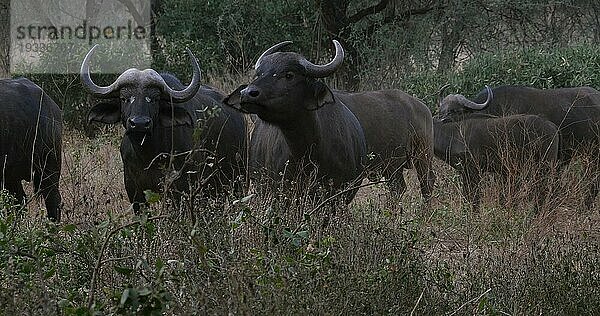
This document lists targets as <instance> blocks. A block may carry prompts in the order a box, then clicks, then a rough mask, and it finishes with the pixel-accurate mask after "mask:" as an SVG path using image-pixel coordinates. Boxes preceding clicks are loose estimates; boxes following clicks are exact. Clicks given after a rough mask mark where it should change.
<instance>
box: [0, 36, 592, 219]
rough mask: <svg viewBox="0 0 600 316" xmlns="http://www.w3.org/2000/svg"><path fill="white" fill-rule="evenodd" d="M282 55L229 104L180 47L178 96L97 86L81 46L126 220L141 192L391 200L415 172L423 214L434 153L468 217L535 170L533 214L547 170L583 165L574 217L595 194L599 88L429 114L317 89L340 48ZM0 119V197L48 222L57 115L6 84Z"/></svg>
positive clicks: (453, 104)
mask: <svg viewBox="0 0 600 316" xmlns="http://www.w3.org/2000/svg"><path fill="white" fill-rule="evenodd" d="M290 44H292V42H289V41H286V42H282V43H279V44H276V45H274V46H272V47H271V48H269V49H267V50H266V51H265V52H264V53H263V54H262V55H261V56H260V57H259V58H258V60H257V62H256V65H255V67H254V69H255V77H254V79H253V80H252V81H251V82H249V83H248V84H244V85H241V86H240V87H239V88H237V89H235V90H234V91H233V92H232V93H231V94H229V95H227V96H226V95H224V94H222V93H221V92H219V91H218V90H217V89H215V88H213V87H210V86H206V85H203V84H202V82H201V80H202V78H201V71H200V67H199V65H198V61H197V60H196V58H195V56H194V55H193V54H192V52H191V51H189V50H188V51H187V52H188V55H189V57H190V64H191V67H192V73H193V76H192V79H191V82H190V83H189V84H188V85H187V86H186V85H184V84H182V83H181V81H180V80H179V79H178V78H177V77H175V76H174V75H173V74H171V73H168V72H161V73H159V72H156V71H155V70H153V69H146V70H138V69H135V68H132V69H128V70H126V71H125V72H123V73H122V74H121V75H120V76H118V78H117V79H116V80H115V81H114V82H113V83H112V84H110V85H108V86H99V85H97V84H96V83H94V81H93V80H92V78H91V74H90V67H89V64H90V60H91V58H92V56H93V53H94V51H95V50H96V48H97V46H94V47H92V48H91V49H90V51H89V52H88V53H87V55H86V56H85V58H84V59H83V62H82V64H81V71H80V77H81V82H82V84H83V86H84V87H85V89H87V91H88V92H89V94H90V95H91V96H92V97H93V100H95V101H96V102H95V104H94V106H93V107H91V109H90V111H89V113H88V121H89V122H100V123H104V124H116V123H121V124H122V125H123V127H124V129H125V133H124V136H123V139H122V141H121V148H120V151H121V159H122V161H123V176H124V184H125V189H126V191H127V195H128V198H129V201H130V202H131V203H132V205H133V209H134V211H135V212H139V210H140V209H141V208H142V206H143V205H144V204H145V203H146V196H145V192H146V191H147V190H151V191H154V192H161V191H164V192H165V193H166V192H170V193H171V197H172V200H173V201H174V202H177V201H180V199H181V197H182V196H184V194H190V193H193V192H198V190H201V191H202V192H203V193H206V194H207V195H208V196H210V197H219V196H221V195H223V194H224V193H226V192H231V191H232V190H233V191H234V192H238V193H239V191H238V190H241V188H242V184H243V183H244V181H245V180H246V179H247V178H248V177H250V178H251V179H253V180H257V181H258V180H267V182H269V183H273V184H276V183H280V182H281V181H284V182H287V180H290V179H291V180H294V181H300V183H303V182H302V181H308V180H309V179H312V180H315V182H314V183H317V184H318V188H319V192H320V193H323V192H324V193H325V194H326V196H330V197H331V196H339V197H340V200H341V201H342V202H344V203H349V202H350V201H351V200H352V199H353V198H354V196H355V194H356V192H357V190H358V188H359V187H360V183H361V182H362V180H363V179H364V178H369V180H371V181H379V180H381V179H385V180H382V181H384V182H386V183H387V185H388V188H389V190H390V193H392V194H402V193H403V192H404V191H405V189H406V184H405V181H404V176H403V170H404V169H408V168H413V167H414V168H415V170H416V173H417V177H418V179H419V183H420V189H421V194H422V197H423V204H424V205H425V206H428V205H429V203H430V200H431V196H432V191H433V186H434V182H435V175H434V173H433V168H432V160H433V157H434V156H436V157H438V158H439V159H441V160H443V161H445V162H446V163H448V164H449V165H450V166H452V167H453V168H455V169H456V170H457V171H458V173H459V174H460V176H461V180H462V184H463V194H464V196H465V198H466V199H467V200H468V201H469V202H470V203H471V204H472V207H473V208H474V209H477V208H478V206H479V204H480V184H481V178H482V175H483V173H485V172H491V173H496V174H498V175H500V176H501V177H507V176H509V175H510V174H514V173H517V174H518V173H519V172H520V169H522V168H525V167H529V166H532V165H535V166H536V167H538V168H539V170H540V172H539V173H538V175H539V176H540V179H541V181H537V182H536V183H538V185H537V191H534V192H535V195H536V196H535V197H534V198H535V199H536V209H537V208H539V207H540V206H542V204H543V203H544V200H545V199H546V198H547V195H548V194H549V190H548V189H547V188H548V185H549V183H550V182H552V181H553V180H556V179H555V178H553V176H552V174H553V172H552V171H553V170H554V168H555V167H556V169H557V170H558V171H560V170H561V169H562V168H563V167H564V166H566V165H567V164H569V163H570V162H571V160H573V157H575V156H582V157H584V158H585V159H586V160H587V161H589V162H590V166H591V168H592V169H593V170H592V172H591V173H590V174H589V175H587V176H589V177H592V178H591V179H589V180H590V181H589V183H590V184H589V187H588V188H587V190H586V194H585V197H584V201H583V206H584V207H585V208H591V207H592V205H593V203H594V201H595V199H596V196H597V195H598V191H599V190H600V170H598V169H599V168H600V92H599V91H597V90H595V89H592V88H589V87H578V88H562V89H547V90H540V89H535V88H530V87H523V86H500V87H496V88H493V89H492V88H490V87H487V86H486V88H485V89H484V90H482V91H481V92H480V93H479V94H478V95H477V96H476V97H475V98H474V99H473V100H469V99H468V98H466V97H465V96H463V95H461V94H451V95H447V96H444V91H445V88H446V87H444V88H442V89H441V90H440V98H439V104H438V107H439V108H438V115H436V116H435V117H432V114H431V112H430V110H429V108H428V107H427V106H426V105H425V104H424V103H423V102H422V101H420V100H419V99H417V98H415V97H413V96H410V95H408V94H406V93H404V92H402V91H400V90H378V91H363V92H346V91H339V90H334V89H331V88H330V87H329V86H327V85H326V84H325V83H324V82H322V81H321V80H320V79H322V78H325V77H329V76H331V75H332V74H334V73H335V72H336V71H337V70H338V69H339V68H340V66H341V65H342V63H343V61H344V49H343V48H342V46H341V45H340V43H339V42H337V41H335V40H334V41H333V44H334V46H335V56H334V57H333V59H332V60H331V61H330V62H328V63H326V64H322V65H321V64H314V63H312V62H310V61H308V60H307V59H306V58H305V57H303V56H302V55H300V54H298V53H294V52H287V51H283V49H284V48H285V47H287V46H289V45H290ZM0 111H1V115H0V121H1V122H2V124H1V125H0V154H1V156H0V158H1V159H0V164H2V165H1V166H2V168H1V169H0V170H1V171H0V175H1V176H2V178H1V180H2V189H6V190H7V191H8V192H10V193H11V194H12V195H13V196H14V197H15V198H16V199H17V200H18V201H19V202H23V200H24V198H25V193H24V190H23V187H22V185H21V180H26V181H31V180H33V183H34V190H35V192H36V193H39V194H40V195H41V196H42V197H43V198H44V201H45V204H46V208H47V211H48V217H49V218H50V219H51V220H54V221H59V220H60V213H61V197H60V193H59V189H58V184H59V180H60V172H61V139H62V136H61V134H62V116H61V110H60V108H59V107H58V106H57V105H56V103H54V102H53V101H52V100H51V99H50V97H49V96H48V95H47V94H46V93H44V91H43V90H42V89H41V88H40V87H38V86H37V85H36V84H34V83H33V82H31V81H30V80H28V79H25V78H18V79H5V80H0ZM245 114H247V115H245ZM250 123H252V124H251V125H252V128H250V127H249V125H250ZM249 130H252V133H251V135H250V139H249V141H248V142H247V141H246V139H247V135H248V133H247V131H249ZM594 168H595V169H594ZM310 193H311V194H313V193H315V194H316V191H315V192H313V191H310Z"/></svg>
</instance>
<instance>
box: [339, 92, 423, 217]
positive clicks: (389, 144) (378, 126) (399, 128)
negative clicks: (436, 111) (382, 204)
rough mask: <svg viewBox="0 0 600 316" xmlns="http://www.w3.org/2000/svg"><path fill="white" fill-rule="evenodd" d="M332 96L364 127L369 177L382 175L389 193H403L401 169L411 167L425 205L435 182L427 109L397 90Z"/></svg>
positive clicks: (404, 185) (421, 103) (344, 93)
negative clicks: (413, 169) (415, 175)
mask: <svg viewBox="0 0 600 316" xmlns="http://www.w3.org/2000/svg"><path fill="white" fill-rule="evenodd" d="M334 96H335V97H337V98H338V99H339V100H341V101H342V102H343V103H344V104H346V106H347V107H348V108H349V109H350V111H352V113H354V115H356V117H357V118H358V121H359V122H360V125H361V126H362V128H363V131H364V133H365V137H366V140H367V152H368V153H370V154H372V155H371V157H370V159H369V164H368V166H367V167H368V169H369V171H371V176H370V178H371V180H378V178H379V177H381V176H383V177H385V178H386V180H388V182H387V185H388V187H389V189H390V190H391V191H392V192H394V193H397V194H402V193H403V192H404V191H405V190H406V183H405V182H404V175H403V169H407V168H412V167H414V168H415V169H416V171H417V177H418V178H419V182H420V185H421V194H422V196H423V200H424V202H425V204H426V205H428V204H429V202H430V199H431V192H432V191H433V185H434V181H435V175H434V173H433V169H432V167H431V162H432V160H433V156H434V155H433V126H432V125H433V123H432V118H431V111H430V110H429V108H428V107H427V106H426V105H425V104H424V103H423V102H421V101H420V100H419V99H417V98H415V97H412V96H410V95H408V94H406V93H404V92H402V91H400V90H379V91H366V92H356V93H349V92H343V91H334ZM373 176H374V177H373Z"/></svg>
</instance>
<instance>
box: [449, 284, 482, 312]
mask: <svg viewBox="0 0 600 316" xmlns="http://www.w3.org/2000/svg"><path fill="white" fill-rule="evenodd" d="M491 290H492V288H489V289H487V290H486V291H485V292H483V293H481V295H479V296H477V297H476V298H473V299H470V300H468V301H466V302H465V303H464V304H462V305H460V307H459V308H458V309H456V310H455V311H454V312H452V314H450V315H448V316H452V315H454V314H456V313H458V311H459V310H461V309H462V308H463V307H465V306H467V305H468V304H470V303H472V302H474V301H478V300H479V299H480V298H482V297H483V296H484V295H486V294H487V293H488V292H489V291H491Z"/></svg>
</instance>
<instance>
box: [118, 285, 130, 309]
mask: <svg viewBox="0 0 600 316" xmlns="http://www.w3.org/2000/svg"><path fill="white" fill-rule="evenodd" d="M128 298H129V289H125V290H124V291H123V294H121V301H120V302H121V305H125V302H127V299H128Z"/></svg>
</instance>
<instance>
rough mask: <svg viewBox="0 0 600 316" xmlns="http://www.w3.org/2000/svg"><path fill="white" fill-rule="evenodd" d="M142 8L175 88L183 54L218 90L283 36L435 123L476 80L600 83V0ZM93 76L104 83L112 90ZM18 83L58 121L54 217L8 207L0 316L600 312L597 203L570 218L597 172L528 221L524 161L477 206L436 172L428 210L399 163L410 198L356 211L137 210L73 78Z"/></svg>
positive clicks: (256, 186)
mask: <svg viewBox="0 0 600 316" xmlns="http://www.w3.org/2000/svg"><path fill="white" fill-rule="evenodd" d="M6 2H7V1H6V0H0V5H2V4H5V3H6ZM91 2H93V1H86V3H87V4H89V3H91ZM120 2H121V1H120ZM150 2H151V3H152V6H153V8H152V14H153V21H154V22H156V24H155V25H154V26H155V29H154V30H153V32H154V34H152V43H151V47H152V52H151V53H152V58H153V64H152V67H153V68H154V69H157V70H167V71H170V72H172V73H174V74H176V75H177V76H179V77H180V78H182V81H183V82H186V83H187V82H189V78H190V71H191V68H190V66H189V60H188V59H187V57H185V48H190V49H191V51H193V52H194V54H195V56H196V57H197V58H198V60H199V61H200V65H201V67H202V70H203V79H202V81H203V83H205V84H208V85H212V86H215V87H217V88H218V89H220V90H222V91H223V92H225V93H229V92H231V91H233V90H234V89H235V88H236V87H238V86H239V84H241V83H246V82H248V80H249V79H250V78H251V77H252V75H253V73H252V70H251V69H252V66H253V65H254V63H255V62H256V58H257V57H258V56H260V53H261V52H263V51H264V50H265V49H266V48H268V47H271V46H272V45H273V44H275V43H279V42H281V41H284V40H293V41H294V45H293V46H291V47H290V50H291V51H296V52H299V53H301V54H303V55H304V56H306V57H307V59H309V60H311V61H314V62H321V61H323V62H325V61H326V60H329V59H328V58H330V57H331V55H332V51H331V50H330V49H331V47H332V44H331V40H332V39H334V38H336V39H339V40H340V41H341V42H342V45H343V46H344V48H345V50H346V52H347V57H346V59H345V61H344V68H343V69H341V70H340V72H339V73H336V74H335V75H334V76H333V77H332V78H326V79H325V80H324V81H325V82H326V83H327V84H328V85H329V86H330V87H331V88H335V89H346V90H356V91H361V90H374V89H387V88H394V89H401V90H403V91H406V92H407V93H409V94H411V95H414V96H416V97H418V98H420V99H422V100H423V101H424V103H425V104H427V105H428V106H429V108H430V109H431V110H432V112H433V113H434V114H435V112H436V111H437V106H436V104H437V98H438V91H439V88H440V87H442V86H443V85H445V84H447V83H449V84H451V88H450V89H449V90H448V93H461V94H464V95H465V96H467V97H473V96H474V95H476V94H477V92H478V91H480V90H481V89H482V88H483V87H484V85H486V84H487V85H490V86H498V85H504V84H518V85H526V86H533V87H537V88H559V87H577V86H591V87H594V88H596V89H598V88H600V48H598V47H600V45H598V44H600V37H599V36H598V34H600V19H599V18H598V17H599V16H600V2H598V1H546V0H526V1H510V2H507V1H500V0H490V1H485V2H481V1H470V2H469V1H449V0H416V1H367V0H352V1H337V0H321V1H299V0H286V1H259V0H222V1H189V0H163V1H150ZM0 7H1V8H4V7H2V6H0ZM90 11H91V10H90ZM2 17H3V16H2ZM0 20H2V19H0ZM4 20H6V19H4ZM0 22H3V20H2V21H0ZM0 35H3V34H0ZM2 39H3V37H2V36H0V42H1V40H2ZM0 44H1V43H0ZM0 46H1V45H0ZM2 48H4V47H0V53H1V52H2ZM114 53H115V55H119V54H120V53H119V52H114ZM84 54H85V52H82V53H81V54H72V56H61V58H73V60H75V61H76V64H77V65H79V63H80V62H81V61H82V60H83V56H84ZM101 56H102V55H101V54H99V58H102V57H101ZM117 57H119V58H121V59H124V60H127V59H128V58H129V59H136V58H138V56H117ZM121 59H120V60H121ZM48 62H53V61H52V60H49V61H48ZM5 64H7V63H4V60H3V59H2V54H0V68H2V67H4V68H6V69H9V68H7V67H5V66H6V65H5ZM1 70H2V69H0V74H1V73H2V72H1ZM5 72H7V70H6V71H5ZM93 72H94V73H95V74H97V76H96V75H95V77H94V80H96V79H97V81H95V82H97V83H98V84H109V83H111V82H113V81H114V80H115V78H116V76H114V75H111V74H100V72H101V71H100V70H96V69H94V70H93ZM14 75H15V76H16V75H17V74H14ZM28 77H29V78H31V80H32V81H34V82H36V83H37V84H38V85H40V86H41V87H42V88H43V89H44V90H45V91H46V92H47V93H48V94H49V95H51V96H52V98H53V100H55V101H56V103H57V104H59V105H60V106H61V108H62V110H63V118H64V133H63V134H64V135H63V166H62V177H61V183H60V191H61V194H62V200H63V215H62V221H61V222H60V223H59V224H54V223H52V222H49V221H48V220H47V219H46V211H45V209H44V206H43V203H41V201H38V200H39V199H37V198H36V197H33V196H32V192H31V186H30V185H29V186H28V190H27V192H28V195H29V197H30V201H29V202H28V203H27V205H25V206H20V205H17V203H16V201H14V199H12V198H11V197H10V196H9V195H8V194H6V193H1V194H0V315H11V314H14V315H91V314H93V315H122V314H125V315H132V314H140V315H161V314H167V315H194V314H200V315H205V314H211V315H212V314H216V315H229V314H231V315H236V314H242V315H246V314H249V315H255V314H259V315H262V314H268V315H279V314H308V315H313V314H319V315H320V314H325V315H329V314H340V315H346V314H369V315H370V314H390V315H398V314H402V315H406V314H408V315H473V314H477V315H540V314H542V315H598V314H600V270H599V269H598V267H599V266H600V255H599V254H598V253H599V250H600V225H599V224H600V199H599V198H597V199H596V203H595V206H594V207H593V208H592V209H590V210H584V209H583V208H581V207H580V205H581V202H582V200H583V194H584V192H585V188H586V187H587V185H588V183H589V180H590V179H591V178H592V177H593V176H594V175H593V174H591V171H590V168H589V162H587V161H585V160H582V159H576V160H575V161H573V162H572V163H571V164H570V165H569V166H568V167H567V168H565V170H563V172H561V173H560V174H559V176H558V178H559V180H558V181H556V182H553V183H552V185H551V187H550V195H549V198H548V199H547V200H546V203H545V204H544V205H543V206H542V208H541V210H540V211H539V212H537V213H536V212H535V211H534V201H535V196H534V194H533V189H532V188H534V187H536V186H537V184H538V183H537V181H538V180H537V179H536V178H535V177H531V174H535V172H536V167H537V166H536V165H535V164H533V163H532V164H528V165H526V166H524V168H523V169H521V170H518V171H515V172H513V173H511V174H509V177H508V178H507V180H502V179H500V178H498V177H494V176H492V175H488V176H486V177H485V178H484V181H483V184H482V187H483V203H482V207H481V209H480V210H479V211H473V210H471V208H470V207H469V203H468V202H467V201H465V199H464V198H463V196H462V195H461V183H460V176H459V175H458V173H457V172H456V171H455V170H453V169H452V168H450V167H449V166H448V165H446V164H445V163H443V162H442V161H440V160H437V159H436V160H435V162H434V171H435V174H436V176H437V180H436V184H435V190H434V198H433V202H432V204H431V206H430V207H425V206H424V205H423V204H422V200H421V196H420V190H419V187H418V181H417V179H416V176H415V173H414V171H413V170H409V171H407V172H405V175H406V178H407V184H408V189H407V191H406V192H405V194H404V195H402V196H397V195H395V194H393V192H389V191H388V190H387V188H386V186H385V183H378V184H368V183H367V182H366V181H365V182H363V184H364V185H365V186H364V187H363V188H361V189H360V191H359V193H358V195H357V197H356V199H355V200H354V201H353V202H352V203H351V204H350V205H349V206H348V207H341V206H333V207H332V206H331V205H329V204H327V203H325V204H323V203H322V202H323V201H322V200H316V199H314V198H312V197H310V196H307V195H306V192H308V191H310V190H309V189H310V188H309V187H310V185H311V184H309V183H296V184H295V185H293V186H292V187H291V189H287V188H281V189H278V188H272V189H267V188H266V187H265V186H263V185H262V183H251V184H250V185H249V186H245V192H244V193H243V194H239V195H234V194H232V193H230V194H226V195H225V196H223V197H222V198H221V199H220V200H209V199H202V198H200V199H197V200H193V201H186V202H185V203H183V204H181V205H173V203H172V202H171V201H170V200H169V199H168V198H166V196H165V195H163V194H160V193H155V192H148V193H147V196H146V198H147V200H148V201H149V202H150V206H149V208H148V209H147V210H146V211H145V212H144V213H143V214H142V215H139V216H135V215H134V214H133V211H132V210H131V207H130V204H129V203H128V200H127V195H126V193H125V188H124V185H123V172H122V162H121V158H120V154H119V143H120V140H121V137H122V135H123V131H122V127H121V126H114V127H104V128H102V129H97V128H88V127H86V125H87V124H86V121H87V120H86V113H87V111H88V110H89V108H90V102H89V99H88V96H87V94H86V93H85V90H84V89H83V86H82V85H81V83H80V79H79V75H78V74H77V73H75V74H73V73H68V74H64V75H59V74H55V75H31V76H29V75H28ZM89 135H91V136H92V137H89ZM596 136H598V135H596ZM548 176H551V175H548Z"/></svg>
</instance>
